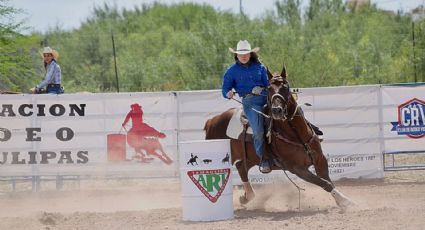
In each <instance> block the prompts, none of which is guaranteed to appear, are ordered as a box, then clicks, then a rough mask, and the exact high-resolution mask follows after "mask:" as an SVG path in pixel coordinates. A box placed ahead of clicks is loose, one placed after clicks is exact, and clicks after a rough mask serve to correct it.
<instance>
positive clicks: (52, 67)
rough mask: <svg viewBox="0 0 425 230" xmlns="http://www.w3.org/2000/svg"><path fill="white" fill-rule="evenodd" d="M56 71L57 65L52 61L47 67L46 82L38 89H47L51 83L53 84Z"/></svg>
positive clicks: (39, 85)
mask: <svg viewBox="0 0 425 230" xmlns="http://www.w3.org/2000/svg"><path fill="white" fill-rule="evenodd" d="M55 69H56V65H55V63H54V62H53V61H52V62H51V63H50V64H49V65H48V66H47V73H46V76H45V77H44V80H43V81H42V82H41V83H40V84H38V85H37V86H36V88H37V89H40V88H44V87H46V86H47V85H48V84H49V83H50V82H53V78H54V73H55Z"/></svg>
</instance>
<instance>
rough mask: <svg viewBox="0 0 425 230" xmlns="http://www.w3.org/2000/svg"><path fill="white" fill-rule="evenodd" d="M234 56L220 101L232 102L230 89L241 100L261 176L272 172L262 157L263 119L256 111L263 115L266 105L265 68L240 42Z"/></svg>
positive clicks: (249, 48) (266, 84) (245, 42)
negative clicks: (228, 100) (226, 99)
mask: <svg viewBox="0 0 425 230" xmlns="http://www.w3.org/2000/svg"><path fill="white" fill-rule="evenodd" d="M229 50H230V52H232V53H233V54H234V58H235V63H234V64H233V65H232V66H230V67H229V69H227V71H226V72H225V73H224V77H223V85H222V94H223V97H225V98H228V99H231V98H233V96H234V94H235V93H234V92H233V89H235V90H236V93H237V94H238V95H239V96H240V97H241V98H242V105H243V110H244V113H245V115H246V117H247V118H248V121H249V124H250V126H251V128H252V132H253V135H252V137H253V140H254V146H255V152H256V154H257V156H258V158H259V159H261V162H260V167H259V169H260V172H262V173H269V172H271V169H270V164H269V161H268V160H266V159H263V156H264V118H263V116H262V115H261V114H259V113H258V112H257V111H262V110H263V107H264V105H265V104H266V96H267V95H266V91H265V88H266V87H267V86H268V85H269V81H268V79H267V70H266V67H265V66H264V65H263V64H261V63H260V61H259V60H258V56H257V54H256V52H257V51H258V50H259V48H258V47H257V48H254V49H251V45H250V44H249V42H248V41H246V40H244V41H239V42H238V44H237V46H236V50H233V49H232V48H229ZM254 109H255V110H256V111H255V110H254Z"/></svg>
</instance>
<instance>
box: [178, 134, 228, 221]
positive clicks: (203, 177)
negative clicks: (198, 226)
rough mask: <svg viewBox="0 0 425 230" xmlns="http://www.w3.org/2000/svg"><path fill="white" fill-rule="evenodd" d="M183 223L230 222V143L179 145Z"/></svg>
mask: <svg viewBox="0 0 425 230" xmlns="http://www.w3.org/2000/svg"><path fill="white" fill-rule="evenodd" d="M179 153H180V182H181V197H182V209H183V220H188V221H215V220H225V219H232V218H233V217H234V211H233V186H232V184H233V183H232V170H231V167H232V166H231V159H230V140H207V141H206V140H202V141H188V142H180V143H179Z"/></svg>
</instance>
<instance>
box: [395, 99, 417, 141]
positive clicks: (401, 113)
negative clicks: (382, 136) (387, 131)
mask: <svg viewBox="0 0 425 230" xmlns="http://www.w3.org/2000/svg"><path fill="white" fill-rule="evenodd" d="M424 122H425V101H422V100H419V99H417V98H413V99H412V100H409V101H407V102H405V103H403V104H401V105H399V106H398V121H397V122H391V124H392V125H393V127H392V129H391V131H396V132H397V134H398V135H407V136H408V137H410V138H421V137H423V136H425V123H424Z"/></svg>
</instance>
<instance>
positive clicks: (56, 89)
mask: <svg viewBox="0 0 425 230" xmlns="http://www.w3.org/2000/svg"><path fill="white" fill-rule="evenodd" d="M46 91H47V92H46V93H51V94H62V93H64V92H63V88H62V87H61V85H59V84H48V85H47V87H46Z"/></svg>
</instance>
